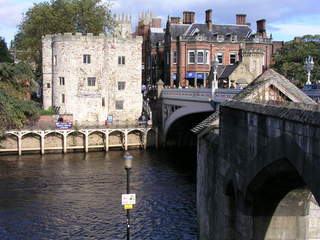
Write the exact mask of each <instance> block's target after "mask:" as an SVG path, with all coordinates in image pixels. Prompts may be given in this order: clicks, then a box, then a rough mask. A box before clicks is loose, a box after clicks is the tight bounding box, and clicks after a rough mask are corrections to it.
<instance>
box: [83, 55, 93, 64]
mask: <svg viewBox="0 0 320 240" xmlns="http://www.w3.org/2000/svg"><path fill="white" fill-rule="evenodd" d="M83 63H86V64H89V63H91V56H90V55H89V54H84V55H83Z"/></svg>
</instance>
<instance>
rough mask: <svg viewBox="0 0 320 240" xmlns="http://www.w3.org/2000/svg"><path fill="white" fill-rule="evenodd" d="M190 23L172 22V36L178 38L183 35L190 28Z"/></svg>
mask: <svg viewBox="0 0 320 240" xmlns="http://www.w3.org/2000/svg"><path fill="white" fill-rule="evenodd" d="M190 26H191V25H190V24H174V23H171V24H170V33H171V37H172V38H177V37H178V36H180V35H183V34H184V33H185V32H186V31H187V30H188V28H189V27H190Z"/></svg>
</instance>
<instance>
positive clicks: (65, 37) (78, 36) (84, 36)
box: [42, 32, 142, 42]
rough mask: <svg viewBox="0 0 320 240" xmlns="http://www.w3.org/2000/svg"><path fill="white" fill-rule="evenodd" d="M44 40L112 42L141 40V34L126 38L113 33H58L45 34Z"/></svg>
mask: <svg viewBox="0 0 320 240" xmlns="http://www.w3.org/2000/svg"><path fill="white" fill-rule="evenodd" d="M42 40H43V41H50V42H58V41H79V40H85V41H97V40H106V41H112V42H124V41H125V42H128V41H129V42H130V41H132V42H136V41H141V42H142V37H141V36H127V37H125V38H123V37H122V38H119V37H118V36H116V35H111V34H105V33H100V34H93V33H80V32H76V33H70V32H69V33H57V34H47V35H45V36H42Z"/></svg>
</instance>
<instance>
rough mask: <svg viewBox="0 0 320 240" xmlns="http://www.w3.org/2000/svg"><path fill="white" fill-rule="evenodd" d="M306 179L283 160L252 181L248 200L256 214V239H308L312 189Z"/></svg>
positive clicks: (254, 233) (254, 218) (263, 170)
mask: <svg viewBox="0 0 320 240" xmlns="http://www.w3.org/2000/svg"><path fill="white" fill-rule="evenodd" d="M305 178H306V176H301V175H300V174H299V172H298V171H297V169H296V167H295V166H294V165H293V164H292V163H291V162H290V161H289V160H288V159H287V158H281V159H278V160H276V161H274V162H272V163H271V164H269V165H268V166H266V167H264V168H263V169H262V170H261V171H260V172H259V173H258V174H257V175H256V176H255V177H254V178H253V179H252V181H251V183H250V184H249V185H248V188H247V195H246V201H247V203H249V205H250V208H251V211H252V218H253V226H252V228H253V239H257V240H259V239H261V240H264V239H274V240H281V239H307V238H306V234H307V232H308V228H307V221H308V219H307V218H306V217H305V216H306V208H305V206H307V205H308V204H309V202H310V201H309V199H310V198H309V197H308V196H309V194H310V190H309V189H310V188H309V187H308V184H307V183H306V181H305ZM315 194H317V193H315ZM319 223H320V222H319ZM318 227H319V226H318ZM284 237H285V238H284Z"/></svg>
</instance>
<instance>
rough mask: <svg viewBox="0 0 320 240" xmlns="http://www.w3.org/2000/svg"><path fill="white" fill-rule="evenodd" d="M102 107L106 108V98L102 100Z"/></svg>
mask: <svg viewBox="0 0 320 240" xmlns="http://www.w3.org/2000/svg"><path fill="white" fill-rule="evenodd" d="M101 105H102V107H104V106H106V101H105V98H104V97H103V98H102V103H101Z"/></svg>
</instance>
